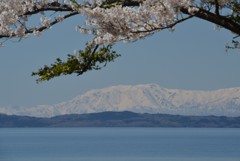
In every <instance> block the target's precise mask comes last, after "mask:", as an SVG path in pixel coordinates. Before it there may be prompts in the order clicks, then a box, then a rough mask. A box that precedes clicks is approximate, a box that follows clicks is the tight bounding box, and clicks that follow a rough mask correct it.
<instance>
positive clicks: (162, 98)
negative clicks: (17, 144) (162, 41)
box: [0, 84, 240, 117]
mask: <svg viewBox="0 0 240 161" xmlns="http://www.w3.org/2000/svg"><path fill="white" fill-rule="evenodd" d="M104 111H132V112H136V113H152V114H154V113H166V114H173V115H177V114H179V115H195V116H199V115H201V116H207V115H216V116H235V117H236V116H240V88H229V89H220V90H212V91H197V90H195V91H194V90H180V89H167V88H162V87H160V86H159V85H157V84H144V85H132V86H130V85H129V86H113V87H108V88H103V89H96V90H91V91H89V92H86V93H85V94H83V95H80V96H77V97H75V98H74V99H72V100H69V101H66V102H62V103H59V104H55V105H39V106H36V107H0V113H5V114H9V115H25V116H35V117H52V116H57V115H65V114H75V113H77V114H83V113H96V112H104Z"/></svg>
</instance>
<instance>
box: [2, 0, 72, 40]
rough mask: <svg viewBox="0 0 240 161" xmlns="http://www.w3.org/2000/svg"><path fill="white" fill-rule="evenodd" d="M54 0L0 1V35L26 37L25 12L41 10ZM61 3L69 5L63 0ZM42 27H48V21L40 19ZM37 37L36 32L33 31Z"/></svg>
mask: <svg viewBox="0 0 240 161" xmlns="http://www.w3.org/2000/svg"><path fill="white" fill-rule="evenodd" d="M52 2H55V1H54V0H1V1H0V35H2V36H6V37H11V36H14V37H24V36H26V30H27V27H26V22H27V21H28V16H27V15H26V13H27V12H33V11H34V10H35V9H40V8H42V7H43V6H44V5H45V4H47V3H52ZM61 3H69V2H68V1H66V0H63V1H62V2H61ZM41 22H42V24H43V26H46V27H48V28H49V27H50V26H49V19H47V18H42V19H41ZM34 33H36V35H39V32H38V31H34Z"/></svg>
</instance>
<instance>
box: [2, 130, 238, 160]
mask: <svg viewBox="0 0 240 161" xmlns="http://www.w3.org/2000/svg"><path fill="white" fill-rule="evenodd" d="M0 161H240V129H237V128H236V129H235V128H0Z"/></svg>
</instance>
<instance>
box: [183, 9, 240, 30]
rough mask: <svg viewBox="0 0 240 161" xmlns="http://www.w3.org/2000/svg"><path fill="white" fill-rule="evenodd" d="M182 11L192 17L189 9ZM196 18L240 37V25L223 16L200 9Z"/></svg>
mask: <svg viewBox="0 0 240 161" xmlns="http://www.w3.org/2000/svg"><path fill="white" fill-rule="evenodd" d="M180 11H181V12H182V13H184V14H187V15H190V13H189V12H188V9H187V8H181V9H180ZM194 16H195V17H198V18H200V19H203V20H206V21H208V22H212V23H214V24H216V25H219V26H222V27H223V28H225V29H227V30H230V31H232V32H233V33H235V34H237V35H240V24H238V23H236V22H234V21H233V20H231V19H230V18H226V17H224V16H221V15H216V14H214V13H211V12H209V11H206V10H204V9H201V8H199V11H198V12H196V13H195V14H194Z"/></svg>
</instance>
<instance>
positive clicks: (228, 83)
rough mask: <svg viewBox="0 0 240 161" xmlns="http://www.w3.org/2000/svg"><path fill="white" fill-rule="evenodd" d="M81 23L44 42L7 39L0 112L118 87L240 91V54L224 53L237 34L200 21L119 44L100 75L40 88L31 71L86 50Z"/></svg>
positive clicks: (0, 64)
mask: <svg viewBox="0 0 240 161" xmlns="http://www.w3.org/2000/svg"><path fill="white" fill-rule="evenodd" d="M80 20H81V19H80V17H79V16H76V17H75V18H72V19H69V20H67V21H64V22H62V23H61V24H59V25H56V26H54V27H53V28H52V29H51V30H49V31H46V32H44V33H43V35H42V36H41V37H30V38H27V39H23V40H21V41H20V42H18V41H16V40H15V41H12V40H9V41H7V43H5V46H4V47H2V48H0V57H1V59H0V75H1V76H0V107H1V106H8V105H11V106H14V105H20V106H33V105H39V104H55V103H60V102H63V101H67V100H69V99H72V98H73V97H75V96H77V95H79V94H82V93H84V92H86V91H87V90H90V89H95V88H103V87H107V86H112V85H120V84H121V85H130V84H131V85H134V84H145V83H157V84H159V85H160V86H162V87H166V88H180V89H194V90H196V89H197V90H199V89H201V90H212V89H221V88H230V87H240V74H239V73H240V72H239V71H240V63H239V62H240V51H239V50H234V51H229V52H228V53H226V52H225V48H224V46H225V44H227V43H229V42H231V38H232V36H233V35H232V34H231V33H230V32H229V31H226V30H224V29H221V30H220V31H218V30H214V25H213V24H210V23H208V22H207V23H206V22H205V21H199V20H196V19H195V20H191V21H189V22H185V23H183V24H181V25H178V26H177V27H176V30H175V32H173V33H171V32H168V31H164V32H159V33H157V34H155V35H154V36H151V37H148V38H146V39H144V40H140V41H137V42H134V43H129V44H125V43H122V42H120V43H118V44H116V45H115V46H114V48H115V49H116V50H117V51H118V52H119V53H121V54H122V56H121V57H120V58H118V59H116V61H115V62H114V63H110V64H108V65H107V67H106V68H104V69H102V70H100V71H91V72H88V73H86V74H84V75H82V76H78V77H77V76H75V75H72V76H64V77H60V78H55V79H53V80H50V81H49V82H43V83H40V84H36V82H35V79H36V77H31V73H32V71H36V70H37V69H38V68H40V67H43V65H45V64H47V65H49V64H51V63H53V62H54V61H55V59H56V58H57V57H60V58H63V59H64V58H66V57H67V54H72V53H73V52H74V50H75V49H80V48H83V46H84V45H85V42H86V41H87V40H88V39H89V37H87V36H84V35H81V34H79V33H77V32H75V30H74V28H75V26H76V25H78V24H80V23H79V22H80Z"/></svg>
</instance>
